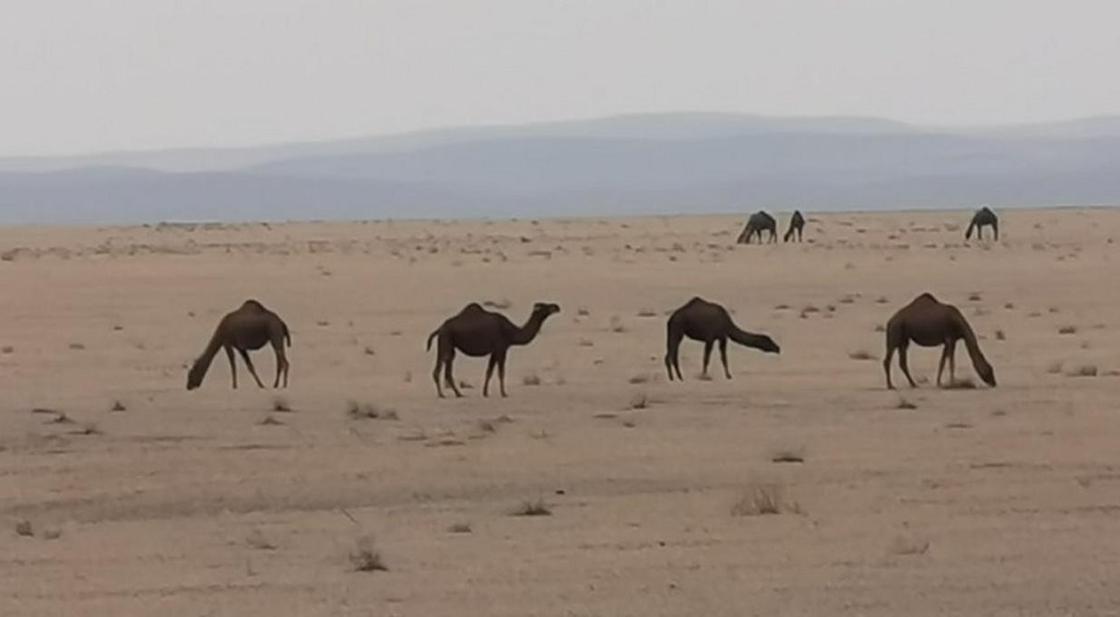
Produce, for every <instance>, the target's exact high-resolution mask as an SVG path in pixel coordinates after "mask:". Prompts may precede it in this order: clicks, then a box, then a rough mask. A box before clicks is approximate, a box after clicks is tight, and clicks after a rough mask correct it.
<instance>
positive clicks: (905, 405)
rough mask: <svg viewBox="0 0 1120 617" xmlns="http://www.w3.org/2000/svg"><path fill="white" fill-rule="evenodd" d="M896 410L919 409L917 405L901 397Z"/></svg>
mask: <svg viewBox="0 0 1120 617" xmlns="http://www.w3.org/2000/svg"><path fill="white" fill-rule="evenodd" d="M895 408H896V409H917V408H918V406H917V405H915V404H914V403H911V402H910V401H908V400H906V399H905V398H901V397H900V398H899V399H898V404H897V405H895Z"/></svg>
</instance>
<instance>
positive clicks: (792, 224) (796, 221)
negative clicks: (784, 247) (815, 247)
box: [782, 210, 805, 242]
mask: <svg viewBox="0 0 1120 617" xmlns="http://www.w3.org/2000/svg"><path fill="white" fill-rule="evenodd" d="M802 229H805V217H803V216H801V211H800V210H794V211H793V218H791V219H790V220H789V230H788V231H786V235H785V238H783V239H782V242H789V241H790V239H791V238H793V232H795V231H796V232H797V241H798V242H801V230H802Z"/></svg>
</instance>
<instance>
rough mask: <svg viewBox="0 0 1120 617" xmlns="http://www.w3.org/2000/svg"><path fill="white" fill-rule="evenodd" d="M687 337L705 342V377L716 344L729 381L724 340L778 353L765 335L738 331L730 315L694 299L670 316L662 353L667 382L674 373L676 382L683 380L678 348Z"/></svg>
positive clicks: (722, 309)
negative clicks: (666, 338) (667, 374)
mask: <svg viewBox="0 0 1120 617" xmlns="http://www.w3.org/2000/svg"><path fill="white" fill-rule="evenodd" d="M686 336H687V337H688V338H690V339H692V340H694V341H701V342H702V343H704V371H703V374H704V376H707V375H708V361H709V360H710V359H711V357H712V345H713V344H714V343H715V342H717V341H718V342H719V357H720V360H722V361H723V374H724V375H725V376H726V377H727V378H728V379H731V371H729V370H728V369H727V339H728V338H730V339H731V340H733V341H735V342H736V343H739V344H740V345H745V346H747V347H753V348H755V349H760V350H762V351H766V352H770V353H781V349H780V348H779V347H778V344H777V343H775V342H774V340H773V339H771V338H770V337H769V336H766V335H765V334H753V333H751V332H745V331H743V330H740V329H739V327H738V326H736V325H735V324H734V323H733V322H732V321H731V315H728V314H727V310H726V309H724V308H723V307H722V306H720V305H718V304H714V303H712V302H708V301H706V300H703V299H701V298H693V299H691V300H689V301H688V303H687V304H685V305H684V306H682V307H680V308H679V309H677V310H675V311H673V314H672V315H670V316H669V323H668V340H667V341H666V347H667V350H666V352H665V368H666V370H668V371H669V381H673V370H674V369H675V370H676V372H677V379H679V380H681V381H684V377H683V376H682V375H681V363H680V347H681V340H682V339H683V338H684V337H686Z"/></svg>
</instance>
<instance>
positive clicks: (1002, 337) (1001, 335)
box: [996, 330, 1007, 341]
mask: <svg viewBox="0 0 1120 617" xmlns="http://www.w3.org/2000/svg"><path fill="white" fill-rule="evenodd" d="M996 340H997V341H1006V340H1007V335H1006V334H1004V333H1003V330H996Z"/></svg>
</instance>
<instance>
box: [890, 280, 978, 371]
mask: <svg viewBox="0 0 1120 617" xmlns="http://www.w3.org/2000/svg"><path fill="white" fill-rule="evenodd" d="M962 339H963V340H964V344H965V347H966V348H967V349H968V355H969V356H970V357H971V358H972V365H973V367H975V368H976V373H977V374H978V375H980V379H983V380H984V383H986V384H988V385H989V386H993V387H994V386H995V385H996V374H995V371H994V370H993V369H992V365H991V364H988V361H987V360H986V359H985V358H984V354H983V353H981V352H980V345H979V344H978V343H977V342H976V334H975V333H974V332H973V331H972V327H971V326H969V325H968V321H967V320H966V319H965V318H964V315H962V314H961V312H960V311H959V310H957V307H955V306H953V305H951V304H942V303H941V302H938V301H937V298H934V297H933V296H932V295H931V294H928V293H924V294H922V295H920V296H918V297H917V298H915V299H914V301H913V302H911V303H910V304H907V305H906V306H904V307H903V308H902V309H900V310H899V311H898V312H897V313H895V314H894V316H893V317H891V319H890V321H888V322H887V357H886V358H884V359H883V370H884V371H885V372H886V374H887V388H889V389H892V390H893V389H894V385H893V384H892V383H891V358H892V357H893V356H894V352H895V350H897V351H898V365H899V367H901V368H902V372H903V374H905V375H906V379H907V380H908V381H909V382H910V387H912V388H913V387H917V384H915V383H914V379H913V378H912V377H911V376H910V367H909V366H907V362H906V350H907V348H908V347H909V346H910V343H916V344H918V345H921V346H922V347H936V346H938V345H943V346H944V348H943V350H942V352H941V362H940V364H938V367H937V385H938V386H940V385H941V373H942V372H943V371H944V370H945V361H946V360H948V361H949V383H950V384H952V383H954V380H955V376H954V370H955V368H956V367H955V361H954V357H953V356H954V354H955V353H956V348H957V341H958V340H962Z"/></svg>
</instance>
